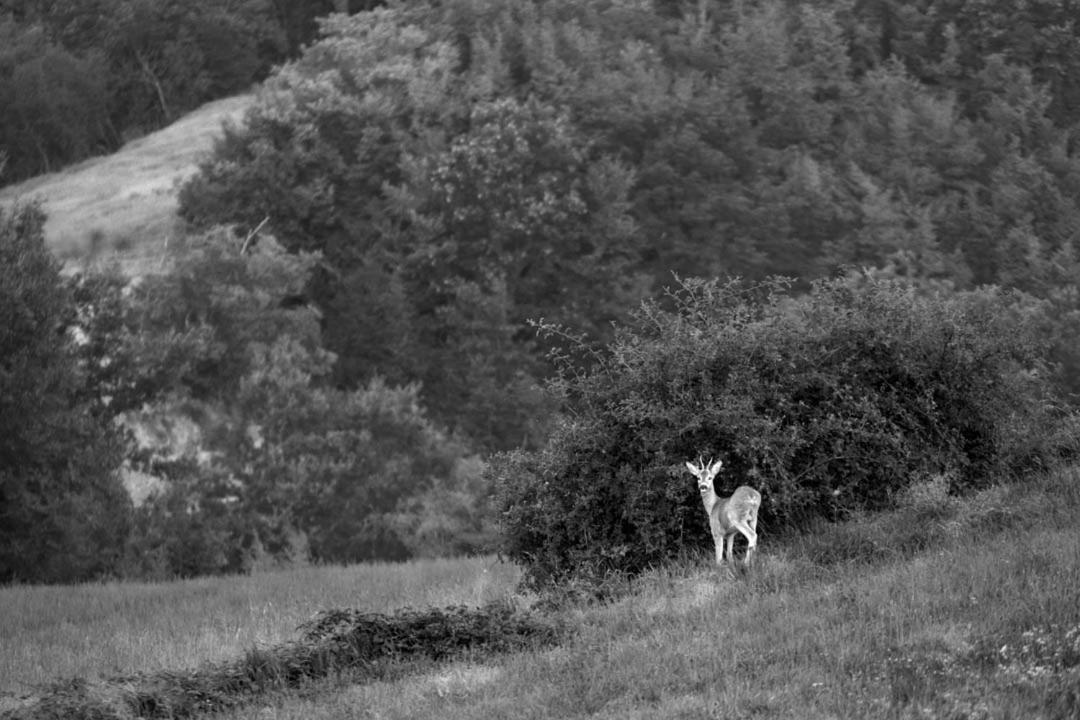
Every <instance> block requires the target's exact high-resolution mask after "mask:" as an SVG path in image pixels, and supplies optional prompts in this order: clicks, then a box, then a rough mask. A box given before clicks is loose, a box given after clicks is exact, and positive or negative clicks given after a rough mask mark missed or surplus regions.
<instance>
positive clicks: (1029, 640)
mask: <svg viewBox="0 0 1080 720" xmlns="http://www.w3.org/2000/svg"><path fill="white" fill-rule="evenodd" d="M759 558H760V563H759V564H758V565H757V566H756V567H755V568H754V569H753V570H752V571H751V572H749V573H747V574H745V575H739V576H737V577H736V576H732V575H729V574H723V573H719V572H717V571H716V570H714V569H712V568H710V567H709V564H708V560H707V559H706V555H705V554H703V555H702V557H701V559H700V560H696V561H693V562H687V563H685V564H682V565H675V566H670V567H665V568H660V569H657V570H655V571H653V572H651V573H649V574H647V575H646V576H645V577H643V578H640V579H639V580H637V581H635V582H634V583H633V584H632V586H630V587H629V588H628V590H627V591H626V592H625V593H624V594H622V595H621V596H620V597H619V598H618V599H615V600H613V601H610V602H607V603H602V604H587V603H584V602H581V601H577V602H568V603H567V604H566V605H565V607H563V608H562V609H561V610H559V611H557V612H558V613H559V615H560V616H561V618H562V620H563V622H564V623H566V625H567V626H568V627H569V632H568V633H567V634H566V635H565V637H564V640H563V642H562V644H561V645H559V646H557V647H555V648H553V649H544V650H535V651H529V652H519V653H515V654H511V655H496V656H483V655H481V656H478V657H475V658H473V659H472V660H471V661H459V662H449V663H438V664H432V663H430V662H428V663H418V664H417V666H416V668H415V670H414V671H408V670H407V669H406V671H404V672H399V673H395V674H394V675H393V676H391V677H389V678H384V679H381V680H375V681H371V680H368V681H365V682H358V681H357V679H356V678H350V677H348V676H347V675H346V676H339V677H336V678H334V679H330V680H324V681H321V682H316V683H313V684H308V685H306V686H304V687H300V688H295V689H292V690H286V691H274V692H270V693H267V694H263V695H260V696H258V697H257V698H256V699H255V700H254V701H253V702H250V703H248V704H246V705H243V706H241V707H239V708H234V709H232V710H229V711H227V712H222V713H219V714H218V715H216V716H215V717H220V718H228V719H229V720H242V719H243V720H247V719H250V720H255V719H256V718H258V720H267V719H268V718H279V719H285V718H289V719H291V718H296V719H297V720H300V719H301V718H303V719H305V720H307V719H311V718H314V719H320V718H326V719H330V718H356V717H378V718H419V719H423V718H433V719H434V718H438V719H439V720H446V719H448V718H449V719H452V718H578V717H596V718H620V720H624V719H626V718H725V717H732V718H734V717H761V718H800V719H801V718H889V717H892V718H1002V719H1004V718H1017V717H1024V718H1053V719H1054V720H1063V719H1065V718H1076V717H1080V470H1069V471H1063V472H1058V473H1055V474H1053V475H1051V476H1049V477H1046V478H1039V479H1036V480H1032V481H1029V482H1027V483H1022V484H1018V485H1013V486H1005V487H995V488H990V489H988V490H985V491H983V492H982V493H980V494H979V495H977V496H975V497H973V498H968V499H964V500H958V499H956V498H953V497H949V496H947V495H945V494H944V491H943V488H942V487H941V486H936V487H935V486H932V485H927V486H922V487H920V488H919V490H918V492H915V493H913V494H912V495H911V496H910V497H909V498H908V499H907V500H905V502H904V505H903V506H902V508H901V509H900V510H898V511H896V512H894V513H889V514H884V515H879V516H867V517H861V518H856V519H855V520H853V521H852V522H849V523H846V524H843V525H837V526H824V527H822V528H820V529H819V530H818V531H817V532H815V533H813V534H811V535H808V536H805V537H803V538H801V539H791V540H788V541H783V542H780V541H776V540H773V541H771V542H770V541H769V540H768V538H766V539H765V540H764V541H763V545H762V552H761V554H760V555H759ZM516 579H517V574H516V572H515V570H514V569H513V568H512V567H509V566H506V565H501V564H491V561H481V560H462V561H445V562H431V563H413V564H408V565H401V566H383V567H374V568H365V567H357V568H318V569H301V570H296V571H293V572H286V573H281V574H277V575H262V576H254V577H250V578H231V579H218V580H205V581H197V582H185V583H173V584H162V585H156V586H155V585H105V586H87V587H81V588H55V589H49V588H9V589H6V590H4V591H3V592H2V594H0V617H3V618H6V619H5V620H3V621H0V622H2V623H3V625H0V627H2V628H3V630H2V633H3V635H2V636H0V639H2V647H3V655H4V657H3V660H2V662H3V663H4V664H3V665H2V666H0V677H6V676H8V675H9V673H12V672H15V673H21V677H22V681H23V682H37V681H40V680H42V679H44V678H46V677H50V676H56V675H65V674H71V673H85V674H87V675H91V676H94V675H96V674H98V673H104V674H108V673H110V672H112V671H114V670H117V669H125V668H132V667H145V666H153V667H176V666H180V665H184V664H192V663H198V662H200V660H206V659H208V658H212V657H221V656H226V655H229V654H230V653H236V652H239V651H241V650H242V649H243V648H245V647H250V646H251V644H252V643H273V642H277V641H278V640H279V639H281V638H285V637H288V636H289V635H290V632H291V629H292V627H294V626H295V624H297V623H298V622H299V621H301V620H304V619H306V618H307V617H308V616H309V615H310V614H311V613H312V612H313V611H315V610H318V609H325V608H331V607H341V606H347V607H359V608H364V609H372V610H390V609H393V608H395V607H400V606H402V605H411V606H417V607H420V606H425V605H444V604H451V603H480V602H484V601H486V600H488V599H496V598H500V597H506V596H507V595H508V594H509V593H511V592H512V588H513V586H514V585H515V582H516ZM514 600H515V602H516V603H518V604H527V602H528V600H527V599H526V598H523V597H520V596H518V597H516V598H515V599H514ZM130 646H136V649H129V648H130ZM50 648H51V649H50ZM34 664H36V665H37V666H38V668H39V669H38V670H37V671H35V672H33V673H31V672H29V671H28V668H29V666H31V665H34ZM9 685H10V682H9ZM21 687H22V686H19V688H20V689H21Z"/></svg>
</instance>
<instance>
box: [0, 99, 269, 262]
mask: <svg viewBox="0 0 1080 720" xmlns="http://www.w3.org/2000/svg"><path fill="white" fill-rule="evenodd" d="M250 104H251V96H250V95H239V96H236V97H231V98H226V99H224V100H218V101H215V102H211V103H207V104H206V105H204V106H203V107H201V108H199V109H198V110H195V111H194V112H192V113H190V114H188V115H186V116H184V117H182V118H180V119H179V120H177V121H176V122H174V123H173V124H171V125H169V126H168V127H165V128H163V129H161V130H159V131H157V132H154V133H151V134H149V135H146V136H144V137H141V138H139V139H137V140H133V141H131V142H129V143H128V144H126V145H125V146H124V147H123V148H121V149H120V150H119V151H117V152H116V153H114V154H112V155H106V156H103V157H97V158H92V159H90V160H87V161H85V162H82V163H79V164H78V165H75V166H73V167H70V168H67V169H65V170H62V171H60V172H55V173H50V174H47V175H41V176H38V177H35V178H31V179H29V180H26V181H24V182H21V183H18V184H16V185H12V186H9V187H6V188H3V189H2V190H0V204H5V205H6V204H9V203H10V202H12V201H13V200H15V199H18V198H23V199H27V198H38V199H40V201H41V202H42V205H43V207H44V209H45V212H46V213H47V214H48V221H47V222H46V225H45V236H46V242H47V243H48V244H49V246H50V247H51V248H52V250H53V251H54V252H55V253H56V254H57V255H58V256H59V257H61V258H63V259H64V260H65V261H67V262H72V261H78V260H83V259H88V258H91V257H94V256H99V255H100V254H102V253H110V252H114V251H115V252H119V253H120V254H122V255H124V256H127V257H134V258H145V257H147V256H148V255H149V256H152V255H153V254H154V253H155V252H156V251H155V248H156V246H157V244H158V243H160V242H162V241H163V240H164V239H165V238H167V237H168V235H169V234H170V233H171V232H172V229H173V224H174V222H175V219H176V195H177V189H178V187H179V185H180V184H181V183H182V182H183V181H184V180H185V179H187V178H188V177H189V176H190V175H191V174H193V173H194V172H195V169H196V164H197V163H198V161H199V160H200V159H201V158H202V157H203V156H204V155H205V154H206V153H208V152H209V151H210V150H211V148H212V146H213V141H214V139H215V138H216V137H217V136H218V135H219V134H220V131H221V125H222V123H223V122H238V121H239V120H240V119H241V118H242V117H243V114H244V111H245V110H246V109H247V108H248V106H249V105H250Z"/></svg>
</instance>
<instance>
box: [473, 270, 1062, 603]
mask: <svg viewBox="0 0 1080 720" xmlns="http://www.w3.org/2000/svg"><path fill="white" fill-rule="evenodd" d="M1021 308H1023V305H1022V304H1020V303H1018V302H1015V298H1012V297H1011V296H1009V295H1008V294H1005V293H1002V292H998V291H996V290H985V291H980V292H976V293H969V294H962V295H955V296H949V297H947V298H945V297H933V296H925V295H920V294H918V293H916V292H915V291H914V290H912V289H911V288H910V286H907V285H904V284H899V283H891V282H884V281H874V280H865V279H860V280H859V281H857V282H856V281H852V280H843V281H840V280H838V281H830V282H823V283H820V284H817V285H816V286H814V288H813V289H812V291H811V292H810V293H809V294H807V295H806V296H803V297H799V298H796V297H794V296H792V295H791V294H790V293H789V292H788V291H787V288H786V285H785V283H783V282H780V281H773V282H768V283H765V284H761V285H747V284H743V283H741V282H737V281H733V282H730V283H727V284H718V283H716V282H703V281H688V282H685V283H683V284H682V287H681V288H680V289H678V290H677V291H676V292H674V293H672V294H671V295H670V296H669V297H668V298H667V299H666V300H665V301H664V302H652V303H647V304H645V305H644V306H643V307H642V308H641V309H640V310H639V311H638V312H637V313H636V314H635V316H634V318H633V321H632V322H631V323H630V324H628V325H626V326H625V327H622V328H620V329H618V331H617V334H616V339H615V341H614V342H613V343H612V344H611V345H610V346H609V347H608V348H606V349H605V350H604V351H603V352H599V353H592V357H591V364H590V365H588V366H587V367H582V366H581V363H577V365H573V364H571V363H569V362H564V370H567V371H569V372H567V373H566V374H565V376H564V379H563V380H561V381H560V382H559V383H557V386H556V389H557V390H558V391H559V392H560V393H561V394H562V396H563V399H564V401H565V402H566V404H567V407H568V410H569V411H568V412H567V413H566V415H565V417H564V419H563V420H562V422H561V424H560V425H559V427H558V428H557V430H556V432H555V433H554V434H553V436H552V438H551V441H550V442H549V444H548V445H547V447H545V448H543V449H542V450H540V451H538V452H535V453H525V452H517V453H509V454H504V455H502V456H499V457H498V458H496V460H495V461H494V462H493V464H492V471H491V472H492V475H493V481H494V482H495V483H496V485H497V487H498V488H499V493H500V502H501V508H502V511H503V519H504V522H505V532H506V535H505V548H504V549H505V551H506V553H507V554H508V555H509V556H510V557H512V558H513V559H515V560H516V561H518V562H522V563H523V564H525V565H526V567H527V570H528V573H529V577H530V578H531V580H532V581H533V582H536V583H543V582H546V581H549V580H555V579H559V578H561V577H564V576H567V575H571V574H578V575H581V574H585V575H598V574H599V575H602V574H604V573H606V572H608V571H612V570H615V571H624V572H635V571H639V570H641V569H643V568H644V567H646V566H648V565H650V564H652V563H656V562H660V561H663V560H665V559H668V558H671V557H673V556H675V555H677V554H678V553H679V552H680V551H682V550H683V548H685V547H686V546H687V545H690V546H704V545H706V544H707V542H708V529H707V524H706V522H705V517H704V515H703V513H702V509H701V502H700V499H699V498H698V494H697V489H696V486H695V484H694V482H693V481H692V479H691V478H690V476H689V475H688V474H687V473H686V471H685V468H683V461H684V460H686V459H688V458H694V457H697V456H698V454H699V453H703V454H704V455H706V456H716V457H720V458H722V459H723V460H724V471H723V472H722V474H721V475H720V476H719V478H718V479H717V491H718V492H719V493H721V494H724V493H725V492H727V493H730V492H731V491H732V490H733V489H734V488H735V487H737V486H738V485H740V484H742V483H747V484H750V485H753V486H755V487H757V488H759V489H760V490H761V492H762V494H763V496H764V503H763V506H762V512H761V523H762V526H763V527H764V528H766V529H767V532H776V531H779V530H782V529H784V528H796V527H798V526H800V525H802V524H804V523H806V522H807V521H809V520H811V519H815V518H821V517H825V518H839V517H842V516H844V515H845V514H846V513H847V512H849V511H851V510H854V509H862V508H868V509H873V508H881V507H885V506H887V505H888V504H889V502H890V499H891V498H892V497H893V496H894V494H895V493H896V492H897V491H899V490H901V489H902V488H904V487H905V486H907V485H908V484H910V483H911V482H912V481H914V480H916V479H918V478H924V477H926V476H928V475H930V474H936V473H946V474H948V475H949V476H950V477H952V478H954V481H953V482H954V484H955V486H956V488H954V489H962V488H968V487H975V486H981V485H984V484H986V483H987V482H989V481H991V479H992V478H994V477H995V476H999V475H1000V474H1002V473H1007V472H1009V471H1012V470H1016V469H1019V468H1020V467H1022V466H1024V465H1026V464H1031V463H1035V462H1039V461H1041V460H1043V459H1045V455H1046V453H1047V452H1049V450H1048V448H1047V446H1046V441H1045V438H1046V437H1047V435H1041V436H1040V435H1039V431H1040V430H1041V429H1045V427H1046V426H1045V425H1044V423H1046V422H1047V421H1048V419H1049V418H1048V413H1047V410H1046V408H1047V405H1046V403H1045V396H1044V394H1043V388H1042V380H1041V379H1040V374H1039V370H1040V364H1041V363H1040V352H1039V347H1038V345H1037V343H1035V342H1034V341H1033V340H1032V338H1031V337H1029V332H1028V330H1027V328H1029V327H1031V325H1032V324H1031V323H1024V322H1021V319H1022V317H1021V316H1022V312H1021ZM548 329H549V330H550V329H551V328H548ZM1033 438H1042V439H1037V440H1033Z"/></svg>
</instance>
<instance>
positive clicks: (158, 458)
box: [0, 206, 492, 582]
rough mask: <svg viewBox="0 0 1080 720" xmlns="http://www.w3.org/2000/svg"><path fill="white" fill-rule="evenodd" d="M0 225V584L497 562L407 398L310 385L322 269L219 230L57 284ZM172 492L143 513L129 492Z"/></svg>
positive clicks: (484, 524)
mask: <svg viewBox="0 0 1080 720" xmlns="http://www.w3.org/2000/svg"><path fill="white" fill-rule="evenodd" d="M43 221H44V217H43V215H42V213H41V212H40V211H39V210H38V209H37V208H36V207H34V206H21V207H19V208H16V209H14V210H13V211H9V212H3V211H0V320H2V323H0V431H2V432H0V582H9V581H49V582H63V581H72V580H85V579H89V578H94V577H101V576H113V577H116V576H120V577H139V578H168V577H174V576H183V577H189V576H193V575H201V574H209V573H224V572H243V571H249V570H251V569H252V568H253V567H255V566H256V565H260V564H261V565H262V566H263V567H272V566H275V565H278V564H281V563H291V562H308V561H309V560H314V561H321V562H350V561H351V562H355V561H360V560H373V559H382V560H395V559H404V558H407V557H412V556H416V555H421V556H441V555H448V554H460V553H467V552H479V551H482V550H485V549H488V548H489V547H490V542H491V539H492V527H491V523H490V521H489V517H490V512H488V510H487V508H486V507H484V505H483V503H484V502H485V501H486V499H485V494H484V493H483V492H481V491H480V483H481V482H482V477H481V472H482V469H483V464H482V463H481V462H480V460H479V459H478V458H477V457H476V455H475V452H474V451H473V450H472V449H470V447H469V446H468V444H467V443H465V442H464V441H463V440H462V439H461V438H457V437H454V436H452V435H450V434H448V433H446V432H444V431H443V430H442V429H440V427H439V426H438V425H437V424H436V423H434V422H433V421H432V420H431V419H430V418H429V417H428V416H427V414H426V413H425V411H424V410H423V408H422V407H421V405H420V402H419V399H418V394H417V388H416V387H415V386H411V385H407V386H401V387H392V386H389V385H387V384H386V383H385V382H383V381H382V380H380V379H377V378H376V379H372V380H371V381H369V382H367V383H365V384H364V385H363V386H361V387H358V388H355V389H337V388H335V387H333V386H332V385H329V384H327V383H325V382H321V380H322V379H323V378H324V377H325V376H326V375H327V373H328V372H329V370H330V368H331V366H332V363H333V361H334V358H333V356H332V354H330V353H328V352H327V351H326V350H325V349H324V348H323V347H322V344H321V340H320V333H319V320H318V312H317V310H316V309H314V308H313V307H310V306H308V305H306V304H304V303H302V302H297V301H296V297H297V296H298V294H299V293H300V292H301V290H302V289H303V288H304V286H305V285H306V284H307V283H308V282H309V280H310V275H311V271H312V269H313V268H314V267H315V265H316V264H317V262H318V256H316V255H311V254H299V255H291V254H288V253H286V252H285V251H284V250H283V249H282V248H281V247H280V245H278V244H277V243H276V242H274V240H273V238H270V237H263V238H260V239H259V241H258V242H257V243H250V244H249V243H243V242H241V241H237V240H235V239H233V238H232V237H230V236H229V235H228V234H227V233H225V232H221V231H216V232H211V233H208V234H206V235H192V236H190V237H188V238H187V239H186V240H184V241H183V242H182V243H180V244H178V245H177V246H175V247H174V248H173V249H172V251H171V254H170V256H169V258H167V260H168V265H167V267H166V269H167V272H162V273H160V274H155V275H149V276H146V277H143V278H137V279H134V280H133V279H131V278H129V277H125V276H124V275H122V274H120V273H114V272H97V273H92V274H85V275H74V276H68V275H63V274H61V272H60V265H59V263H58V261H57V260H56V259H55V258H53V257H52V256H51V255H50V254H49V252H48V250H47V249H46V247H45V242H44V237H43V234H42V227H43ZM132 471H141V472H144V473H150V474H153V475H154V476H156V477H157V478H159V479H162V480H164V481H165V484H164V486H163V488H159V489H158V491H157V492H156V493H155V494H153V495H152V496H151V497H150V498H149V499H147V501H146V502H144V503H142V504H141V505H140V506H139V507H134V506H133V503H132V499H131V498H130V497H129V495H128V493H127V492H126V491H125V488H124V485H123V484H122V480H123V478H124V476H125V475H128V474H130V473H131V472H132Z"/></svg>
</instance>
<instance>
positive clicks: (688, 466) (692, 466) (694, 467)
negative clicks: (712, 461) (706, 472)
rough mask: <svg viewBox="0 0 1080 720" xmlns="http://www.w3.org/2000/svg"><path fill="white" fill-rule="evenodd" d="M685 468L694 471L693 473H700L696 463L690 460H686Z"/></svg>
mask: <svg viewBox="0 0 1080 720" xmlns="http://www.w3.org/2000/svg"><path fill="white" fill-rule="evenodd" d="M686 469H687V470H689V471H690V472H692V473H694V474H695V475H698V474H700V473H701V469H700V468H698V466H697V465H695V464H694V463H692V462H690V461H689V460H687V461H686Z"/></svg>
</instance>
